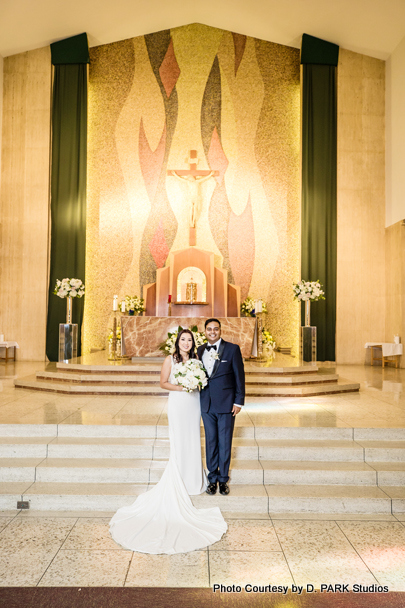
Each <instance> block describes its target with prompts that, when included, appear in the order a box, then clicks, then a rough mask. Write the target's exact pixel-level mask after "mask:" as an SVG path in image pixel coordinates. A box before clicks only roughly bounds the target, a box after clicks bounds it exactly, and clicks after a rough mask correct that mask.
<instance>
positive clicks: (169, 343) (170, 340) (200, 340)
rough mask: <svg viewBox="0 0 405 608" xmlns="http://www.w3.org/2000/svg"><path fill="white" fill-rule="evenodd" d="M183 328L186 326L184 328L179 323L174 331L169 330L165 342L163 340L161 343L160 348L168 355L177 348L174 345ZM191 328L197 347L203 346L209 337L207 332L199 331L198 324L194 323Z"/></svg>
mask: <svg viewBox="0 0 405 608" xmlns="http://www.w3.org/2000/svg"><path fill="white" fill-rule="evenodd" d="M182 329H185V328H183V327H181V325H179V327H178V328H177V329H176V330H175V331H172V332H170V331H169V332H168V333H167V338H166V340H165V341H164V342H162V343H161V344H159V350H162V351H163V352H164V353H166V355H172V354H173V353H174V350H175V347H174V345H175V343H176V340H177V335H178V333H179V331H181V330H182ZM189 329H190V331H191V333H192V334H193V337H194V342H195V346H196V348H198V347H199V346H202V345H203V344H205V342H207V338H206V337H205V334H204V333H202V332H201V331H198V327H197V325H193V326H192V327H190V328H189Z"/></svg>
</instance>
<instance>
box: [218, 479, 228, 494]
mask: <svg viewBox="0 0 405 608" xmlns="http://www.w3.org/2000/svg"><path fill="white" fill-rule="evenodd" d="M219 493H220V494H222V495H223V496H226V495H227V494H229V486H228V484H227V483H226V481H220V482H219Z"/></svg>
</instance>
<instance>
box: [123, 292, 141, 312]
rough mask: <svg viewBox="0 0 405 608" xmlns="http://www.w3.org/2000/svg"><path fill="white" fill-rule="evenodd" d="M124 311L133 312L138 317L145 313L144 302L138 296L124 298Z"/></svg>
mask: <svg viewBox="0 0 405 608" xmlns="http://www.w3.org/2000/svg"><path fill="white" fill-rule="evenodd" d="M125 310H128V311H131V310H133V311H134V314H137V315H140V314H141V313H143V312H144V311H145V300H144V299H143V298H139V297H138V296H125Z"/></svg>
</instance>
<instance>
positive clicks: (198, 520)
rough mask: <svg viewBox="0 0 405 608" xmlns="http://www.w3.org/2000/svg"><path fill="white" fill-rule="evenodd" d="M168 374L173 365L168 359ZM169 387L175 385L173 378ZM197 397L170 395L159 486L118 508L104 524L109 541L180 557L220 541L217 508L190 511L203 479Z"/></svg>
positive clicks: (223, 527) (223, 524) (222, 522)
mask: <svg viewBox="0 0 405 608" xmlns="http://www.w3.org/2000/svg"><path fill="white" fill-rule="evenodd" d="M172 369H173V360H172ZM169 382H171V383H172V384H175V380H174V378H173V375H172V374H171V375H170V377H169ZM200 418H201V411H200V394H199V392H198V391H195V392H193V393H186V392H180V391H170V393H169V401H168V419H169V438H170V458H169V462H168V463H167V466H166V468H165V470H164V473H163V475H162V478H161V479H160V481H159V483H158V484H157V485H156V486H154V487H153V488H152V489H151V490H149V491H148V492H146V493H145V494H141V495H140V496H138V498H137V499H136V501H135V502H134V503H133V504H132V505H130V506H129V507H122V508H121V509H119V510H118V511H117V512H116V514H115V515H114V517H113V518H112V519H111V521H110V533H111V536H112V537H113V539H114V540H115V541H116V542H117V543H118V544H120V545H121V546H122V547H124V548H125V549H131V550H132V551H139V552H141V553H168V554H173V553H186V552H188V551H194V550H196V549H202V548H204V547H207V546H208V545H212V544H213V543H215V542H217V541H218V540H220V538H221V536H222V535H223V534H224V533H225V532H226V530H227V527H228V526H227V524H226V522H225V520H224V518H223V517H222V514H221V511H220V510H219V508H218V507H214V508H210V509H196V508H195V507H194V506H193V504H192V502H191V499H190V496H189V495H195V494H201V493H203V492H205V489H206V487H207V478H206V475H205V471H204V469H203V466H202V460H201V437H200Z"/></svg>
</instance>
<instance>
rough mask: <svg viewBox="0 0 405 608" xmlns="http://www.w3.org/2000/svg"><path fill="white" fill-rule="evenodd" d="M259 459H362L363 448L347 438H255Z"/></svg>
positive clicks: (348, 460)
mask: <svg viewBox="0 0 405 608" xmlns="http://www.w3.org/2000/svg"><path fill="white" fill-rule="evenodd" d="M256 441H257V443H258V446H259V459H260V460H298V461H308V460H310V461H327V462H361V461H364V448H363V447H362V445H361V444H360V443H357V442H355V441H349V440H340V441H339V440H337V441H334V440H289V439H257V440H256Z"/></svg>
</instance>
